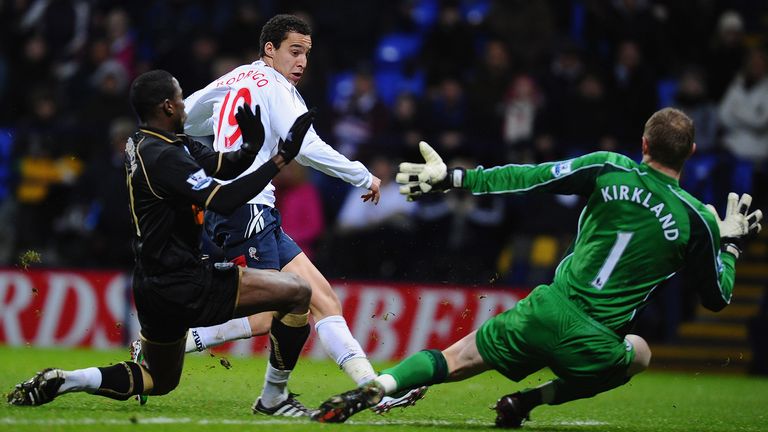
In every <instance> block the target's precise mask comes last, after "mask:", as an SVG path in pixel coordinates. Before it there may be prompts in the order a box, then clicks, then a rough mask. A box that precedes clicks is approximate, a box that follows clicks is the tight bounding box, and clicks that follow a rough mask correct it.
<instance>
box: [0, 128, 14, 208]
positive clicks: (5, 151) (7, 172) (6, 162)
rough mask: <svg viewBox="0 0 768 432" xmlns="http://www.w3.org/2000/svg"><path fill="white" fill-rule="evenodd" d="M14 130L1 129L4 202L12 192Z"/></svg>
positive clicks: (0, 197)
mask: <svg viewBox="0 0 768 432" xmlns="http://www.w3.org/2000/svg"><path fill="white" fill-rule="evenodd" d="M13 134H14V130H13V129H0V201H2V200H4V199H5V198H6V197H7V196H8V194H9V192H10V181H11V173H12V171H13V161H12V160H11V152H12V150H13Z"/></svg>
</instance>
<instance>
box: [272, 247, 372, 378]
mask: <svg viewBox="0 0 768 432" xmlns="http://www.w3.org/2000/svg"><path fill="white" fill-rule="evenodd" d="M282 271H283V272H290V273H293V274H297V275H299V276H301V277H302V278H304V279H305V280H306V281H307V282H309V284H310V286H311V287H312V301H311V303H310V310H311V311H312V316H313V317H314V318H315V331H317V337H318V339H319V340H320V343H321V344H322V345H323V348H324V349H325V352H326V353H327V354H328V356H330V357H331V358H332V359H333V360H334V361H335V362H336V364H338V365H339V367H341V369H342V370H344V372H345V373H346V374H347V375H349V377H350V378H352V380H353V381H355V383H356V384H357V385H362V384H364V383H366V382H368V381H370V380H372V379H374V378H375V377H376V372H375V371H374V370H373V366H371V363H370V361H368V358H367V357H366V355H365V352H364V351H363V348H362V347H361V346H360V343H359V342H358V341H357V340H356V339H355V338H354V336H352V332H351V331H350V329H349V326H348V325H347V321H346V320H345V319H344V317H343V316H342V312H341V302H340V301H339V298H338V296H336V293H335V292H334V291H333V289H332V288H331V284H330V283H329V282H328V280H327V279H326V278H325V276H323V275H322V273H320V270H318V269H317V267H315V265H314V264H313V263H312V261H310V260H309V258H308V257H307V256H306V255H305V254H304V253H303V252H301V253H299V254H298V255H296V256H295V257H294V258H293V259H292V260H291V261H290V262H288V264H286V265H285V267H283V269H282Z"/></svg>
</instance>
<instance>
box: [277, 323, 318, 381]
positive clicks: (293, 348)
mask: <svg viewBox="0 0 768 432" xmlns="http://www.w3.org/2000/svg"><path fill="white" fill-rule="evenodd" d="M308 337H309V324H303V325H301V326H299V327H293V326H290V325H286V324H284V323H283V322H282V321H280V320H278V319H277V318H273V319H272V329H271V330H270V331H269V340H270V348H271V349H270V353H269V364H271V365H272V367H273V368H275V369H279V370H293V368H295V367H296V362H298V361H299V354H301V350H302V349H303V348H304V342H306V341H307V338H308Z"/></svg>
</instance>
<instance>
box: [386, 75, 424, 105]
mask: <svg viewBox="0 0 768 432" xmlns="http://www.w3.org/2000/svg"><path fill="white" fill-rule="evenodd" d="M374 79H375V81H376V88H377V90H378V92H379V97H381V100H382V101H383V102H384V103H385V104H386V105H387V106H389V107H391V106H392V105H393V104H394V103H395V100H396V99H397V96H398V95H399V94H400V93H403V92H407V93H411V94H413V95H416V96H421V95H422V94H423V93H424V85H425V84H424V73H423V72H416V73H414V74H413V75H410V76H408V75H406V74H404V73H402V72H400V71H398V70H381V71H378V72H376V73H375V75H374Z"/></svg>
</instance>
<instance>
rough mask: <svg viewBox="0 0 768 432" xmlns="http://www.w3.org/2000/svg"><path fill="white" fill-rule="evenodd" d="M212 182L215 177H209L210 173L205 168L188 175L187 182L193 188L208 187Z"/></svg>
mask: <svg viewBox="0 0 768 432" xmlns="http://www.w3.org/2000/svg"><path fill="white" fill-rule="evenodd" d="M212 182H213V178H212V177H208V175H207V174H205V170H203V169H202V168H201V169H200V170H199V171H197V172H195V173H192V174H190V175H189V177H187V183H189V184H191V185H192V190H196V191H198V190H200V189H205V188H207V187H208V185H210V184H211V183H212Z"/></svg>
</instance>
